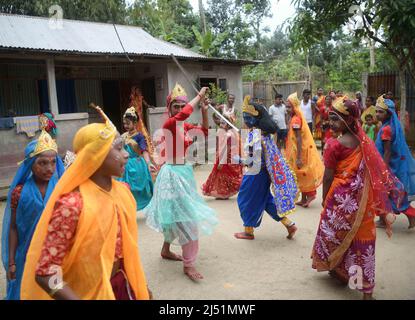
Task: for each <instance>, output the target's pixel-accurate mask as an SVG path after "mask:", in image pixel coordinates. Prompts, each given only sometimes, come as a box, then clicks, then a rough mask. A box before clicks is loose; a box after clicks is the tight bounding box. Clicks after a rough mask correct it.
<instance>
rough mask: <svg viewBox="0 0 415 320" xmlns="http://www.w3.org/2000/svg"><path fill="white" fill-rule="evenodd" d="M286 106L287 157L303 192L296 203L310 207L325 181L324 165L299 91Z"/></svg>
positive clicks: (288, 100) (292, 95) (289, 99)
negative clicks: (301, 108) (304, 111)
mask: <svg viewBox="0 0 415 320" xmlns="http://www.w3.org/2000/svg"><path fill="white" fill-rule="evenodd" d="M286 107H287V114H288V116H289V118H290V121H289V131H288V137H287V148H286V152H285V157H286V158H287V161H288V164H289V165H290V167H291V169H293V170H294V172H295V175H296V176H297V185H298V187H299V189H300V190H301V193H302V199H301V201H300V202H298V203H296V204H297V205H299V206H302V207H304V208H308V207H309V205H310V203H311V202H312V201H313V200H315V199H316V196H317V188H318V187H319V186H320V185H321V184H322V182H323V174H324V166H323V162H322V161H321V159H320V154H319V153H318V151H317V147H316V144H315V142H314V139H313V136H312V134H311V131H310V128H309V127H308V125H307V121H306V120H305V117H304V115H303V112H302V111H301V110H300V100H299V99H298V97H297V93H293V94H291V95H290V96H289V97H288V99H287V103H286Z"/></svg>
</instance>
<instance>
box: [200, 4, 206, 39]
mask: <svg viewBox="0 0 415 320" xmlns="http://www.w3.org/2000/svg"><path fill="white" fill-rule="evenodd" d="M199 13H200V20H201V22H202V32H203V35H206V33H207V27H206V16H205V9H204V8H203V0H199Z"/></svg>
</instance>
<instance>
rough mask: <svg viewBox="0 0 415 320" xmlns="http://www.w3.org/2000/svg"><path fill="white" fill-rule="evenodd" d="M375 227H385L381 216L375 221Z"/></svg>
mask: <svg viewBox="0 0 415 320" xmlns="http://www.w3.org/2000/svg"><path fill="white" fill-rule="evenodd" d="M376 228H383V229H384V228H386V223H385V221H383V219H382V218H379V220H378V221H376Z"/></svg>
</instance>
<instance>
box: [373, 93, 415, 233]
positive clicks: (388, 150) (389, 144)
mask: <svg viewBox="0 0 415 320" xmlns="http://www.w3.org/2000/svg"><path fill="white" fill-rule="evenodd" d="M376 115H377V118H378V120H379V121H381V122H382V127H381V128H380V130H379V132H378V136H377V138H376V147H377V149H378V150H379V153H380V154H381V156H382V157H383V159H384V161H385V163H386V165H387V166H388V167H389V168H390V170H391V171H392V172H393V174H394V175H395V176H396V177H397V178H398V179H399V180H400V181H401V182H402V184H403V185H404V188H405V191H406V193H407V197H405V199H404V200H403V201H402V203H401V204H398V203H397V202H396V201H394V202H392V206H393V211H394V212H395V213H396V214H399V213H404V214H405V215H406V216H407V217H408V221H409V229H412V228H415V208H413V207H412V206H411V204H410V202H409V199H408V196H414V195H415V159H414V158H413V157H412V154H411V151H410V150H409V147H408V144H407V143H406V140H405V135H404V133H403V130H402V127H401V123H400V121H399V119H398V115H397V114H396V111H395V104H394V102H393V101H392V100H390V99H384V98H383V96H380V97H379V99H378V100H377V102H376ZM383 224H384V221H383ZM379 226H382V221H380V224H379Z"/></svg>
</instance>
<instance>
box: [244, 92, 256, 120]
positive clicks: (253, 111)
mask: <svg viewBox="0 0 415 320" xmlns="http://www.w3.org/2000/svg"><path fill="white" fill-rule="evenodd" d="M250 100H251V96H249V95H248V96H245V98H244V104H243V105H242V112H245V113H248V114H250V115H253V116H254V117H257V116H258V114H259V112H258V110H256V109H255V107H254V106H253V105H251V104H249V101H250Z"/></svg>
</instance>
